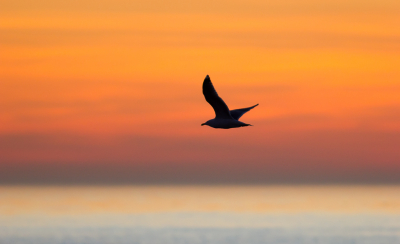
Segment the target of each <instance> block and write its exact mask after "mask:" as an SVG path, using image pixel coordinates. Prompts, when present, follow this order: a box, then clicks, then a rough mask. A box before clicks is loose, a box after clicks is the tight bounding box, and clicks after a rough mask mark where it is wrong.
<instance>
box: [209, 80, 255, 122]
mask: <svg viewBox="0 0 400 244" xmlns="http://www.w3.org/2000/svg"><path fill="white" fill-rule="evenodd" d="M203 95H204V97H205V99H206V101H207V102H208V103H209V104H210V105H211V106H212V107H213V109H214V111H215V118H214V119H210V120H208V121H207V122H205V123H203V124H202V125H208V126H210V127H213V128H219V129H230V128H238V127H244V126H250V124H246V123H243V122H240V121H239V118H240V117H242V115H243V114H245V113H246V112H247V111H249V110H250V109H252V108H254V107H256V106H257V105H258V104H256V105H254V106H251V107H248V108H241V109H235V110H229V108H228V106H227V105H226V103H225V102H224V100H222V98H220V97H219V96H218V93H217V92H216V91H215V88H214V86H213V84H212V83H211V80H210V77H209V76H208V75H207V77H206V78H205V79H204V82H203Z"/></svg>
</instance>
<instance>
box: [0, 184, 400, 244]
mask: <svg viewBox="0 0 400 244" xmlns="http://www.w3.org/2000/svg"><path fill="white" fill-rule="evenodd" d="M0 243H1V244H18V243H21V244H25V243H38V244H39V243H40V244H47V243H49V244H50V243H51V244H53V243H54V244H58V243H65V244H67V243H71V244H74V243H88V244H89V243H90V244H92V243H93V244H95V243H96V244H102V243H137V244H150V243H151V244H158V243H160V244H169V243H171V244H172V243H177V244H180V243H193V244H197V243H199V244H200V243H210V244H213V243H219V244H224V243H232V244H235V243H238V244H239V243H244V244H247V243H248V244H252V243H269V244H275V243H276V244H278V243H288V244H289V243H299V244H300V243H304V244H308V243H310V244H313V243H315V244H317V243H321V244H322V243H327V244H329V243H332V244H333V243H335V244H336V243H337V244H347V243H349V244H350V243H360V244H375V243H377V244H378V243H379V244H386V243H387V244H395V243H400V187H399V186H218V187H215V186H124V187H122V186H121V187H13V186H9V187H0Z"/></svg>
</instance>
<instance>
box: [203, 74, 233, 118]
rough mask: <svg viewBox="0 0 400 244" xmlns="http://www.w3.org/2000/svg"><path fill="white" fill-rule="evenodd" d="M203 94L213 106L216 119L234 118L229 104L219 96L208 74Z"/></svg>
mask: <svg viewBox="0 0 400 244" xmlns="http://www.w3.org/2000/svg"><path fill="white" fill-rule="evenodd" d="M203 94H204V97H205V98H206V101H207V102H208V103H209V104H210V105H211V106H212V107H213V109H214V111H215V118H216V119H232V116H231V114H230V112H229V108H228V106H227V105H226V103H225V102H224V100H222V98H220V97H219V96H218V93H217V92H216V91H215V89H214V86H213V84H212V83H211V80H210V77H209V76H208V75H207V77H206V78H205V79H204V82H203Z"/></svg>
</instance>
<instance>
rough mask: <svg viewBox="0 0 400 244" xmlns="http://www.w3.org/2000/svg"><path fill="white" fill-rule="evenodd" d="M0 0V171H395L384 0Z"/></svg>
mask: <svg viewBox="0 0 400 244" xmlns="http://www.w3.org/2000/svg"><path fill="white" fill-rule="evenodd" d="M1 6H2V7H1V8H0V53H1V55H0V124H1V126H0V154H1V158H0V168H2V170H1V172H0V181H2V182H20V181H22V182H25V181H26V182H30V181H34V182H47V181H50V182H58V181H66V182H75V181H78V182H79V181H83V182H86V179H88V180H87V181H88V182H97V181H102V179H103V178H102V177H105V179H106V182H115V181H119V180H120V179H122V182H131V181H130V179H132V181H133V182H136V181H137V182H175V181H176V182H192V181H193V182H205V183H207V182H253V181H255V182H265V181H266V182H269V181H272V182H292V181H294V182H314V181H317V182H325V181H328V182H330V181H333V182H342V181H345V182H398V181H399V179H400V177H399V173H400V150H399V148H400V42H399V38H400V28H399V23H400V14H399V12H400V2H399V1H397V0H383V1H368V2H365V1H358V0H351V1H333V0H332V1H331V0H328V1H315V0H308V1H296V0H293V1H284V2H282V1H277V0H273V1H260V0H251V1H237V0H235V1H181V0H174V1H169V2H167V1H125V0H117V1H108V0H106V1H91V0H84V1H48V0H38V1H28V0H17V1H8V2H5V1H2V3H1ZM207 74H208V75H210V77H211V80H212V82H213V83H214V86H215V87H216V89H217V91H218V93H219V95H220V96H221V97H223V98H224V100H225V102H226V103H227V104H228V105H229V106H230V108H231V109H235V108H240V107H248V106H252V105H254V104H256V103H259V104H260V105H259V106H258V107H257V108H255V109H254V110H252V111H251V112H249V113H248V114H246V115H245V116H244V117H243V119H242V120H243V121H246V122H248V123H250V124H252V125H254V127H251V128H241V129H232V130H227V131H226V130H213V129H211V128H206V127H201V126H200V125H201V123H204V122H205V121H207V120H208V119H211V118H212V117H213V116H214V112H213V110H212V108H211V107H210V106H209V104H207V103H206V101H205V99H204V97H203V94H202V93H201V84H202V81H203V79H204V78H205V76H206V75H207ZM93 165H94V166H93ZM21 166H24V167H27V168H26V170H27V171H26V172H25V171H23V170H22V171H21V170H20V168H21ZM86 166H88V167H89V168H90V169H87V167H86ZM92 166H93V167H94V169H93V168H91V167H92ZM24 167H22V168H24ZM43 169H48V171H47V173H43ZM35 170H37V173H35V174H29V177H27V176H26V175H27V172H28V171H29V172H32V171H35ZM61 171H62V172H61ZM78 171H79V172H82V173H81V175H79V174H78V175H77V173H76V172H78ZM86 173H87V174H88V175H89V176H87V178H85V177H86V175H85V174H86ZM94 173H95V174H96V175H97V176H94V175H93V174H94ZM221 175H223V176H222V177H221ZM96 177H97V178H96Z"/></svg>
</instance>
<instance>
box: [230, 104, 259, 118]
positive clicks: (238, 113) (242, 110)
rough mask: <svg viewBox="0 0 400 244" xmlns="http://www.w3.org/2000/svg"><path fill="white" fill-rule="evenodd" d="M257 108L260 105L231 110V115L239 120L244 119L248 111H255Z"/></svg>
mask: <svg viewBox="0 0 400 244" xmlns="http://www.w3.org/2000/svg"><path fill="white" fill-rule="evenodd" d="M257 106H258V104H256V105H254V106H251V107H248V108H239V109H235V110H231V111H230V113H231V116H232V118H234V119H236V120H239V118H240V117H242V115H243V114H245V113H246V112H247V111H249V110H250V109H253V108H255V107H257Z"/></svg>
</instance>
